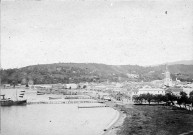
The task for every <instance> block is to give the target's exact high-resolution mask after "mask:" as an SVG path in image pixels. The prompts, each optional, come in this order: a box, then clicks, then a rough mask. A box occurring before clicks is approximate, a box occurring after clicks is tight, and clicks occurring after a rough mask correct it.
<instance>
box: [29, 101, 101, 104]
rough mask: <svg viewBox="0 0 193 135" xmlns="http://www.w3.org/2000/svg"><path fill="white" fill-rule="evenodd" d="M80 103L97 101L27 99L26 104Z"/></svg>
mask: <svg viewBox="0 0 193 135" xmlns="http://www.w3.org/2000/svg"><path fill="white" fill-rule="evenodd" d="M80 103H98V101H59V100H58V101H56V100H54V101H28V102H27V104H80Z"/></svg>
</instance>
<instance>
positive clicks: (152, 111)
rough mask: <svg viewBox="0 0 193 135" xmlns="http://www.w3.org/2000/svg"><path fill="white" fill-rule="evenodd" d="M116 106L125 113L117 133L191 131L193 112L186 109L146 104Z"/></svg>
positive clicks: (171, 134) (137, 134) (174, 133)
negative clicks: (125, 115)
mask: <svg viewBox="0 0 193 135" xmlns="http://www.w3.org/2000/svg"><path fill="white" fill-rule="evenodd" d="M117 107H118V108H119V109H120V110H122V111H123V112H124V113H126V114H127V117H126V118H125V120H124V123H123V125H122V126H121V127H120V130H118V132H117V135H178V134H182V133H185V132H189V131H193V112H189V111H187V110H179V109H177V108H174V107H170V106H147V105H124V106H120V105H119V106H117ZM190 134H193V133H190ZM190 134H188V135H190Z"/></svg>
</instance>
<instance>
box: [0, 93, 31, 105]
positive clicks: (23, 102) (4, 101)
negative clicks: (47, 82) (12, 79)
mask: <svg viewBox="0 0 193 135" xmlns="http://www.w3.org/2000/svg"><path fill="white" fill-rule="evenodd" d="M21 92H22V91H21ZM0 96H2V99H1V100H0V103H1V106H12V105H26V104H27V99H22V100H21V99H20V100H18V96H17V90H16V100H11V99H10V98H5V95H0ZM23 96H24V93H21V94H20V96H19V97H20V98H23Z"/></svg>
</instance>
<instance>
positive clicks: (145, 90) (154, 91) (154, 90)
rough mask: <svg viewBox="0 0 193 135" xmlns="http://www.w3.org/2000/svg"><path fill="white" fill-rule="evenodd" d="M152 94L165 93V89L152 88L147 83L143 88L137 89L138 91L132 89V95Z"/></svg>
mask: <svg viewBox="0 0 193 135" xmlns="http://www.w3.org/2000/svg"><path fill="white" fill-rule="evenodd" d="M147 93H149V94H153V95H156V94H157V95H158V94H161V95H165V90H164V89H161V88H152V87H150V86H148V85H146V86H144V87H143V88H140V89H138V91H134V92H133V95H140V94H147Z"/></svg>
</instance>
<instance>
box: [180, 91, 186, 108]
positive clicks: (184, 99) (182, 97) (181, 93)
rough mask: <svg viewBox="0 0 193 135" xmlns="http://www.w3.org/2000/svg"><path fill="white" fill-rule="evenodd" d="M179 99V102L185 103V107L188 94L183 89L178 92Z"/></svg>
mask: <svg viewBox="0 0 193 135" xmlns="http://www.w3.org/2000/svg"><path fill="white" fill-rule="evenodd" d="M180 96H181V97H180V100H181V102H182V103H183V104H184V105H185V107H186V104H187V103H188V96H187V93H186V92H184V91H181V92H180Z"/></svg>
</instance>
